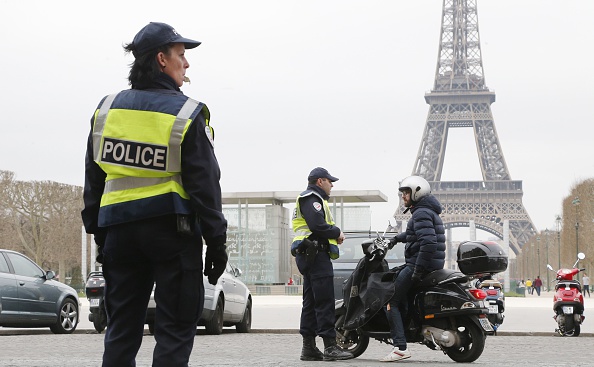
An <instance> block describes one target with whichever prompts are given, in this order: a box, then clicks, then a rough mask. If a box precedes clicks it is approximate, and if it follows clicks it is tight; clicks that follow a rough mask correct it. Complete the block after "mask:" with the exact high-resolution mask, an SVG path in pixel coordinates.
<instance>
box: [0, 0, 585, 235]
mask: <svg viewBox="0 0 594 367" xmlns="http://www.w3.org/2000/svg"><path fill="white" fill-rule="evenodd" d="M441 10H442V1H441V0H414V1H411V0H407V1H402V0H360V1H348V0H331V1H330V0H327V1H324V0H298V1H297V0H295V1H280V0H274V1H273V0H269V1H264V0H250V1H242V0H237V1H225V0H208V1H178V2H173V3H169V2H165V3H164V2H162V1H158V2H157V1H152V0H143V1H111V0H105V1H101V2H91V3H89V2H85V1H46V0H39V1H31V0H0V39H1V43H0V44H1V45H2V54H3V57H2V58H0V70H2V71H3V76H2V82H3V83H2V84H3V92H2V98H1V99H0V112H1V114H0V118H1V119H2V121H1V127H2V130H1V132H0V170H8V171H13V172H15V174H16V178H17V179H19V180H52V181H57V182H63V183H68V184H73V185H81V186H82V185H83V182H84V167H83V163H84V153H85V144H86V138H87V134H88V131H89V127H90V117H91V115H92V114H93V112H94V110H95V108H96V106H97V104H98V102H99V101H100V99H101V98H102V97H103V96H105V95H107V94H110V93H113V92H117V91H119V90H122V89H126V88H128V85H127V79H126V78H127V75H128V70H129V69H128V65H129V63H130V62H132V56H131V55H125V54H124V52H123V50H122V44H124V43H127V42H130V41H132V39H133V37H134V35H135V34H136V32H137V31H138V30H140V28H142V27H143V26H144V25H145V24H147V23H148V22H150V21H159V22H165V23H169V24H171V25H172V26H173V27H175V28H176V29H177V31H178V32H179V33H181V34H182V35H183V36H185V37H188V38H193V39H196V40H199V41H202V42H203V44H202V45H201V46H200V47H198V48H196V49H193V50H188V51H187V53H186V56H187V58H188V60H189V63H190V69H189V70H188V72H187V75H188V76H189V77H190V78H191V80H192V83H191V84H190V85H184V86H183V87H182V90H183V92H184V93H185V94H187V95H188V96H190V97H192V98H195V99H198V100H200V101H202V102H204V103H206V104H207V105H208V107H209V109H210V111H211V115H212V120H211V124H212V125H213V126H214V128H215V135H216V140H215V148H216V154H217V157H218V160H219V163H220V166H221V170H222V178H221V184H222V189H223V191H225V192H231V191H285V190H295V191H297V190H302V189H304V188H305V186H306V177H307V174H308V173H309V171H310V170H311V169H312V168H313V167H315V166H323V167H326V168H327V169H328V170H329V171H330V172H331V173H332V174H333V175H335V176H337V177H339V178H340V181H338V182H337V183H336V184H335V189H336V190H380V191H382V192H383V193H384V194H386V195H387V196H388V198H389V202H387V203H382V204H375V205H373V206H372V210H373V223H374V226H376V227H380V228H383V227H384V226H385V224H386V223H387V218H388V217H389V216H391V215H392V214H393V213H394V211H395V209H396V207H397V205H398V197H397V185H398V181H399V180H401V179H402V178H404V177H406V176H409V175H410V174H411V173H412V169H413V164H414V161H415V158H416V155H417V151H418V148H419V145H420V143H421V137H422V134H423V129H424V127H425V120H426V116H427V112H428V105H427V104H426V103H425V100H424V94H425V92H427V91H429V90H430V89H431V87H432V85H433V80H434V77H435V67H436V63H437V52H438V46H439V29H440V23H441ZM478 13H479V30H480V36H481V45H482V56H483V65H484V73H485V79H486V84H487V86H488V87H489V88H491V89H492V90H494V91H495V93H496V98H497V100H496V102H495V103H494V104H493V105H492V112H493V116H494V120H495V126H496V129H497V132H498V135H499V140H500V143H501V147H502V149H503V154H504V156H505V159H506V162H507V165H508V169H509V171H510V174H511V177H512V179H514V180H522V181H523V185H524V186H523V187H524V200H523V203H524V206H525V207H526V209H527V210H528V213H529V215H530V217H531V218H532V221H533V222H534V224H535V226H536V227H537V229H538V230H544V229H545V228H554V225H555V222H554V219H555V215H556V214H560V213H561V202H562V200H563V198H564V197H565V196H567V195H569V192H570V189H571V187H572V186H573V185H574V184H575V183H577V182H579V181H580V180H582V179H585V178H591V177H594V163H593V161H592V157H593V154H592V149H593V145H594V137H593V136H592V132H593V131H594V128H593V127H592V122H593V121H594V109H593V108H591V106H592V103H593V102H592V100H593V97H594V88H593V86H594V76H593V72H592V69H593V67H592V65H593V64H594V58H593V57H592V56H593V54H594V53H593V51H592V47H593V45H594V32H593V28H592V19H593V18H594V1H592V0H554V1H553V0H478ZM442 180H444V181H448V180H481V175H480V167H479V163H478V155H477V153H476V148H475V144H474V140H473V133H472V129H451V130H450V134H449V140H448V145H447V149H446V158H445V164H444V168H443V176H442Z"/></svg>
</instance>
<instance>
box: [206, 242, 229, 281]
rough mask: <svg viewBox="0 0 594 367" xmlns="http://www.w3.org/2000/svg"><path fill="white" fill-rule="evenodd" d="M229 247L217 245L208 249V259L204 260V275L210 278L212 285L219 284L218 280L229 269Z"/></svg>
mask: <svg viewBox="0 0 594 367" xmlns="http://www.w3.org/2000/svg"><path fill="white" fill-rule="evenodd" d="M226 250H227V246H225V245H217V246H208V247H207V248H206V259H205V260H204V275H206V276H207V277H208V282H209V283H210V284H212V285H216V284H217V280H218V279H219V277H220V276H221V275H222V274H223V272H224V271H225V268H226V267H227V260H228V257H227V251H226Z"/></svg>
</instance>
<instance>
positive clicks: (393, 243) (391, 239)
mask: <svg viewBox="0 0 594 367" xmlns="http://www.w3.org/2000/svg"><path fill="white" fill-rule="evenodd" d="M396 243H398V239H397V238H396V237H392V238H390V243H389V244H388V249H390V250H391V249H392V248H393V247H394V246H396Z"/></svg>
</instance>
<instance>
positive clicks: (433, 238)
mask: <svg viewBox="0 0 594 367" xmlns="http://www.w3.org/2000/svg"><path fill="white" fill-rule="evenodd" d="M410 211H411V213H412V218H411V219H410V220H409V221H408V224H407V225H406V232H402V233H400V234H399V235H398V236H397V241H398V242H406V246H405V248H404V256H405V258H406V265H408V266H411V267H416V268H417V270H421V271H423V272H425V273H427V272H430V271H433V270H438V269H443V266H444V263H445V248H446V247H445V240H446V238H445V228H444V226H443V222H442V221H441V218H440V217H439V214H441V204H440V203H439V201H438V200H437V198H435V196H433V195H428V196H425V197H423V198H422V199H421V200H419V201H418V202H417V203H416V204H415V205H414V206H411V207H410Z"/></svg>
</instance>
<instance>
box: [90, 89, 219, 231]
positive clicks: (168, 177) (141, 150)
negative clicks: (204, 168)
mask: <svg viewBox="0 0 594 367" xmlns="http://www.w3.org/2000/svg"><path fill="white" fill-rule="evenodd" d="M122 93H123V94H122ZM120 94H122V97H121V98H129V99H130V100H132V102H131V103H132V104H133V103H134V101H136V100H139V101H143V102H144V104H146V100H147V98H154V93H151V92H146V91H136V90H128V91H124V92H120ZM117 95H118V94H113V95H109V96H107V97H106V98H105V100H104V101H103V103H102V104H101V106H100V107H99V108H98V109H97V111H96V112H95V119H94V124H93V156H94V160H95V162H96V163H97V164H98V165H99V166H100V167H101V169H103V171H105V173H106V175H107V177H106V180H105V187H104V191H103V196H102V197H101V204H100V210H99V226H102V227H104V226H108V225H113V224H118V223H122V222H126V221H132V220H137V219H142V218H143V217H151V216H154V215H155V214H156V213H160V214H161V215H163V214H170V213H177V214H190V213H191V210H190V202H189V195H188V194H187V193H186V191H185V190H184V188H183V186H182V182H181V143H182V141H183V139H184V136H185V134H186V131H187V130H188V128H189V126H190V125H191V123H192V121H193V120H192V119H191V117H192V116H196V113H197V112H196V111H197V110H198V111H201V112H202V113H204V114H205V115H206V122H207V128H209V126H208V118H209V117H210V116H209V113H208V109H207V108H206V106H205V105H204V104H202V103H200V102H198V101H195V100H193V99H191V98H187V97H185V96H183V95H179V96H174V98H171V99H168V101H171V103H177V104H179V105H180V107H179V108H178V111H177V114H172V113H166V112H160V111H145V110H140V109H134V108H112V103H113V101H114V99H115V98H116V96H117ZM131 97H133V98H131ZM184 100H185V102H184ZM168 107H169V108H171V107H172V106H171V105H170V106H168ZM210 131H211V134H212V129H211V130H210ZM207 133H208V132H207ZM211 137H212V135H211ZM211 141H212V139H211ZM165 196H170V197H169V198H166V199H165ZM155 202H159V205H161V206H163V207H161V208H152V207H153V206H154V205H152V204H149V203H153V204H154V203H155ZM147 208H152V210H153V211H154V212H153V213H151V212H150V211H147ZM114 213H117V214H116V215H112V214H114ZM121 213H129V214H124V215H127V217H123V215H122V214H121Z"/></svg>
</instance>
